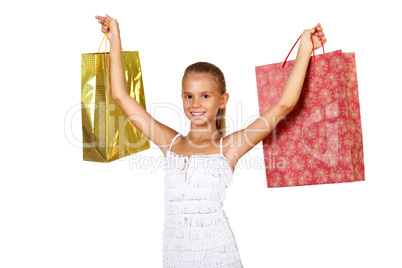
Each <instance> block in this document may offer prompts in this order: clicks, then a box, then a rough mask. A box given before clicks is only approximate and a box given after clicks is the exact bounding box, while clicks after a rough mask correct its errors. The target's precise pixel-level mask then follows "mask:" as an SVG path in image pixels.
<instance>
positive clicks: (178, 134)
mask: <svg viewBox="0 0 402 268" xmlns="http://www.w3.org/2000/svg"><path fill="white" fill-rule="evenodd" d="M179 136H180V133H177V135H176V136H175V137H174V138H173V139H172V142H171V143H170V147H169V150H168V152H170V149H172V145H173V142H174V141H175V140H176V139H177V137H179Z"/></svg>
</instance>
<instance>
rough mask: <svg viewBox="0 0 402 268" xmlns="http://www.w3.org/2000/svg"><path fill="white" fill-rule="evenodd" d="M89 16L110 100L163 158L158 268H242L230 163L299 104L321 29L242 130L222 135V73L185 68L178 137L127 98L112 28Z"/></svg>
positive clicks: (310, 35) (304, 40)
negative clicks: (273, 99)
mask: <svg viewBox="0 0 402 268" xmlns="http://www.w3.org/2000/svg"><path fill="white" fill-rule="evenodd" d="M95 18H96V19H97V20H98V22H99V23H100V24H101V25H102V32H103V33H106V32H108V35H107V38H108V39H109V42H110V65H109V66H110V86H111V95H112V98H113V100H114V101H115V102H116V103H117V104H118V105H119V106H120V108H121V110H122V111H123V112H124V113H125V115H126V116H127V118H129V120H130V121H131V122H132V123H133V125H134V126H135V127H136V128H137V129H139V130H140V131H141V132H142V133H143V134H144V135H145V136H146V137H148V138H149V139H150V140H151V141H152V142H154V143H155V144H156V145H157V146H158V147H159V148H160V149H161V150H162V152H163V154H164V155H165V157H166V160H167V164H168V165H167V168H166V170H165V222H164V230H163V259H162V260H163V267H191V268H194V267H243V265H242V263H241V259H240V255H239V250H238V247H237V244H236V240H235V237H234V235H233V232H232V230H231V228H230V226H229V221H228V218H227V216H226V214H225V212H224V210H223V208H222V206H223V201H224V198H225V190H226V187H227V186H228V185H229V184H230V182H231V180H232V176H233V172H234V169H235V166H236V163H237V161H238V160H239V159H240V158H241V157H242V156H243V155H244V154H245V153H247V152H248V151H249V150H250V149H252V148H253V147H254V146H255V145H257V144H258V143H259V142H260V141H262V140H263V139H264V138H265V137H267V136H268V135H269V133H270V132H271V131H272V130H273V129H274V128H275V126H276V124H277V123H278V122H279V121H280V119H281V118H282V117H283V116H285V115H287V114H288V113H290V112H291V111H292V110H293V108H294V107H295V105H296V103H297V102H298V100H299V97H300V93H301V89H302V85H303V82H304V78H305V75H306V70H307V67H308V64H309V60H310V56H311V52H312V51H313V45H312V41H311V40H313V42H314V48H315V49H317V48H320V47H321V42H320V40H319V37H318V34H319V35H320V36H321V38H322V41H323V43H324V44H325V43H326V41H327V40H326V38H325V35H324V33H323V29H322V27H321V25H320V24H317V26H315V27H314V28H312V29H307V30H304V31H303V33H302V36H301V39H300V45H299V48H298V52H297V56H296V60H295V63H294V65H293V68H292V71H291V73H290V75H289V77H288V79H287V82H286V84H285V87H284V89H283V92H282V95H281V97H280V98H279V100H278V102H277V103H276V104H275V105H273V106H272V107H270V108H269V109H268V110H266V111H265V112H264V113H263V114H262V115H261V116H260V117H259V118H258V119H257V120H255V121H254V122H253V123H251V124H250V125H249V126H248V127H246V128H245V129H242V130H239V131H236V132H234V133H231V134H229V135H225V128H226V126H225V118H224V117H225V106H226V104H227V102H228V99H229V94H228V93H227V92H226V84H225V78H224V76H223V73H222V72H221V70H220V69H219V68H218V67H216V66H215V65H213V64H210V63H206V62H197V63H194V64H192V65H190V66H188V67H187V69H186V70H185V72H184V75H183V80H182V100H183V109H184V113H185V114H186V116H187V118H188V119H190V121H191V130H190V132H189V133H188V134H187V135H186V136H182V135H181V134H180V133H178V132H177V131H175V130H174V129H172V128H170V127H168V126H165V125H164V124H162V123H160V122H158V121H156V120H155V119H154V118H153V117H152V116H151V115H150V114H149V113H148V112H147V111H146V110H145V109H144V108H143V107H142V106H141V105H140V104H139V103H138V102H136V101H135V100H134V99H133V98H132V97H130V95H129V94H128V90H127V84H126V79H125V74H124V68H123V62H122V56H121V41H120V31H119V24H118V23H117V21H116V20H115V19H113V18H111V17H110V16H108V15H106V16H105V17H102V16H96V17H95ZM108 25H109V26H108ZM317 32H318V34H317ZM151 126H152V127H151Z"/></svg>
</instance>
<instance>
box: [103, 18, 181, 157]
mask: <svg viewBox="0 0 402 268" xmlns="http://www.w3.org/2000/svg"><path fill="white" fill-rule="evenodd" d="M95 18H96V19H97V20H98V22H99V23H100V24H102V32H103V33H106V31H108V35H107V38H108V40H109V42H110V54H109V58H110V63H109V68H110V70H109V73H110V79H109V80H110V91H111V95H112V98H113V100H114V101H115V102H116V103H117V104H118V105H119V106H120V108H121V110H122V111H123V112H124V114H125V115H126V116H127V118H128V119H129V120H130V121H131V122H132V123H133V125H134V126H135V127H136V128H137V129H138V130H139V131H141V133H143V134H144V135H145V136H146V137H148V138H149V139H150V140H151V141H152V142H154V143H155V144H156V145H157V146H158V147H159V148H160V149H161V150H162V151H163V153H164V154H166V151H167V150H168V146H169V144H170V141H171V140H172V139H173V137H174V136H175V135H176V134H177V132H176V131H175V130H173V129H171V128H170V127H167V126H166V125H164V124H162V123H160V122H158V121H157V120H155V119H154V118H153V117H152V116H151V115H150V114H149V113H148V112H147V111H146V110H145V109H144V107H142V105H141V104H139V103H138V102H137V101H136V100H134V99H133V98H132V97H131V96H130V95H129V94H128V89H127V82H126V77H125V74H124V67H123V60H122V56H121V39H120V30H119V24H118V23H117V21H116V20H115V19H113V18H111V17H109V16H108V15H106V16H105V17H101V16H95ZM108 22H109V28H107V24H108Z"/></svg>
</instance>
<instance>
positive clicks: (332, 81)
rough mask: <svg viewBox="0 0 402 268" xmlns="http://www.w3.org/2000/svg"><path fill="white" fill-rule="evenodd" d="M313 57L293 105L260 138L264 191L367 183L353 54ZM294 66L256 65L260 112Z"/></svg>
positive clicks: (276, 94)
mask: <svg viewBox="0 0 402 268" xmlns="http://www.w3.org/2000/svg"><path fill="white" fill-rule="evenodd" d="M314 58H315V60H311V61H310V64H309V67H308V70H307V74H306V78H305V81H304V85H303V89H302V93H301V96H300V99H299V101H298V103H297V105H296V107H295V108H294V110H293V111H292V112H290V113H289V114H288V115H287V116H286V117H285V118H283V119H282V120H281V121H280V122H279V123H278V124H277V126H276V128H275V129H274V130H273V131H272V132H271V134H270V135H269V136H268V137H267V138H265V139H264V140H263V151H264V160H265V167H266V175H267V185H268V187H285V186H300V185H313V184H324V183H340V182H353V181H364V179H365V177H364V159H363V140H362V126H361V119H360V105H359V93H358V87H357V74H356V62H355V54H354V53H342V51H341V50H338V51H334V52H330V53H325V54H321V55H317V56H315V55H314ZM293 64H294V61H288V62H287V63H286V65H285V66H284V68H283V67H282V63H275V64H269V65H264V66H258V67H256V77H257V88H258V102H259V111H260V114H262V113H263V112H264V111H266V110H267V109H268V108H269V107H271V106H272V105H274V104H275V103H276V102H277V101H278V99H279V97H280V95H281V94H282V90H283V88H284V85H285V82H286V80H287V78H288V76H289V74H290V71H291V69H292V67H293Z"/></svg>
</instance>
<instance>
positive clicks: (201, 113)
mask: <svg viewBox="0 0 402 268" xmlns="http://www.w3.org/2000/svg"><path fill="white" fill-rule="evenodd" d="M190 114H191V115H192V116H202V115H204V114H205V112H198V113H196V112H190Z"/></svg>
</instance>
